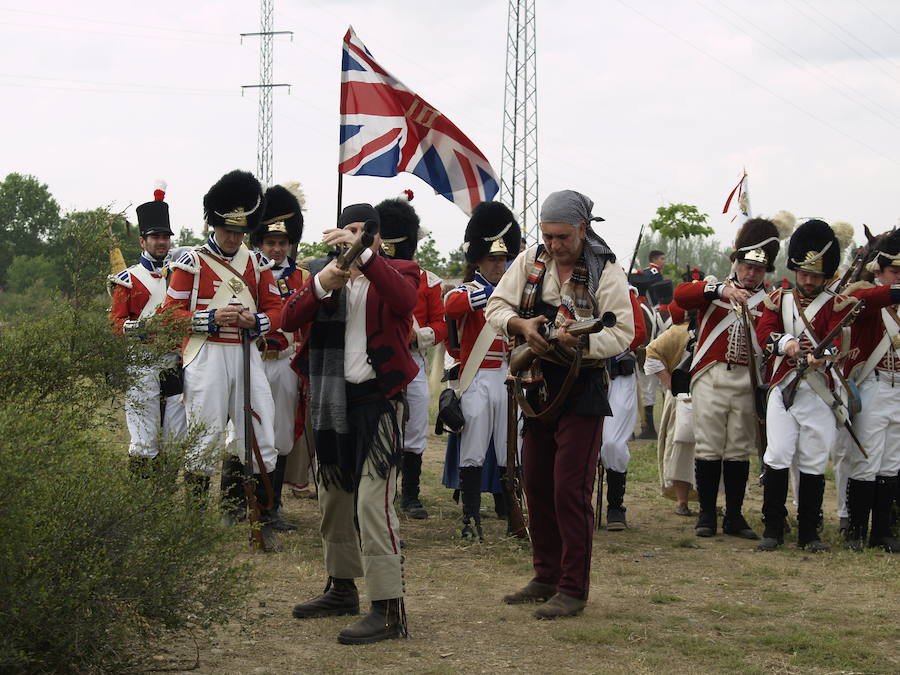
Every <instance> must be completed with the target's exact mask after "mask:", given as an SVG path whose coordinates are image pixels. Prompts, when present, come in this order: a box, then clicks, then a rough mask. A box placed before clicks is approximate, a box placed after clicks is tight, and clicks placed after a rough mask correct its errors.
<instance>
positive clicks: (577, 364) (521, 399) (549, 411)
mask: <svg viewBox="0 0 900 675" xmlns="http://www.w3.org/2000/svg"><path fill="white" fill-rule="evenodd" d="M581 361H582V355H581V350H580V349H576V350H575V358H573V359H572V363H571V364H569V371H568V372H567V373H566V379H565V380H563V383H562V386H561V387H560V388H559V393H558V394H557V395H556V398H555V399H553V401H552V402H551V403H550V405H548V406H547V407H546V408H544V409H543V410H542V411H541V412H535V411H534V408H532V407H531V404H530V403H529V402H528V399H527V398H526V397H525V391H524V390H523V389H522V378H520V377H516V378H515V379H514V381H513V392H514V393H515V395H516V401H518V403H519V407H520V408H522V412H523V413H524V414H525V417H531V418H533V419H538V420H544V419H547V418H551V419H552V418H553V417H554V416H555V415H556V414H557V413H558V412H559V410H560V408H562V406H563V404H564V403H565V402H566V399H567V398H568V397H569V393H570V392H571V391H572V387H573V386H574V384H575V380H576V379H578V372H579V371H580V370H581Z"/></svg>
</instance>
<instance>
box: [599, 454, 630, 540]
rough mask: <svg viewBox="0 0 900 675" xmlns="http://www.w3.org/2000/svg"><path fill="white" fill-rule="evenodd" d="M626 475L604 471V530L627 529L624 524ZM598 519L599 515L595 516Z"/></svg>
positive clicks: (618, 530)
mask: <svg viewBox="0 0 900 675" xmlns="http://www.w3.org/2000/svg"><path fill="white" fill-rule="evenodd" d="M627 475H628V474H627V473H619V472H618V471H612V470H610V469H607V470H606V529H607V530H609V531H610V532H621V531H622V530H624V529H625V528H627V527H628V523H626V522H625V510H626V509H625V506H624V505H623V501H624V499H625V477H626V476H627ZM597 517H598V518H599V517H600V514H599V513H598V514H597Z"/></svg>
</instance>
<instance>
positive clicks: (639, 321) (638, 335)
mask: <svg viewBox="0 0 900 675" xmlns="http://www.w3.org/2000/svg"><path fill="white" fill-rule="evenodd" d="M628 297H630V298H631V313H632V315H633V316H634V340H632V341H631V346H630V347H629V349H630V350H631V351H636V350H637V348H638V347H640V346H642V345H643V344H644V341H645V340H646V339H647V324H646V323H645V322H644V310H643V309H642V308H641V303H640V301H639V300H638V299H637V296H636V295H635V294H634V293H629V294H628Z"/></svg>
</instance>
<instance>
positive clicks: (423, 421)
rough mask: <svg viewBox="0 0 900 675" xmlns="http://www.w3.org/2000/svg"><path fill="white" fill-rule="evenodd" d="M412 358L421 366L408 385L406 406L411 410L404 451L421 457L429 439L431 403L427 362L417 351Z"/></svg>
mask: <svg viewBox="0 0 900 675" xmlns="http://www.w3.org/2000/svg"><path fill="white" fill-rule="evenodd" d="M412 357H413V361H415V362H416V365H417V366H419V372H418V373H416V376H415V377H414V378H413V380H412V382H410V383H409V384H408V385H406V406H407V408H408V409H409V419H408V420H407V422H406V428H405V429H404V432H403V451H404V452H412V453H414V454H416V455H421V454H422V453H423V452H425V441H426V440H427V438H428V408H429V406H430V404H431V401H430V399H429V397H428V376H427V375H426V373H425V361H424V360H423V359H422V355H421V354H419V352H418V350H415V349H414V350H413V352H412Z"/></svg>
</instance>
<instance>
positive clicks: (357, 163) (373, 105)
mask: <svg viewBox="0 0 900 675" xmlns="http://www.w3.org/2000/svg"><path fill="white" fill-rule="evenodd" d="M338 171H339V172H340V173H345V174H350V175H355V176H385V177H389V176H396V175H397V174H398V173H400V172H406V173H411V174H414V175H416V176H418V177H419V178H421V179H422V180H424V181H425V182H426V183H428V184H429V185H430V186H431V187H432V188H434V191H435V192H436V193H437V194H439V195H443V196H444V197H446V198H447V199H449V200H450V201H451V202H453V203H454V204H456V205H457V206H458V207H459V208H460V209H462V210H463V211H464V212H465V213H466V214H467V215H470V214H471V213H472V209H474V208H475V206H477V205H478V204H479V203H480V202H482V201H489V200H491V199H493V198H494V196H495V195H496V194H497V192H498V191H499V189H500V188H499V185H498V182H497V174H496V173H495V172H494V170H493V169H492V168H491V165H490V163H489V162H488V161H487V159H486V158H485V156H484V155H483V154H482V153H481V151H480V150H479V149H478V148H477V147H475V144H474V143H472V141H470V140H469V139H468V137H466V135H465V134H464V133H463V132H461V131H460V130H459V129H458V128H457V126H456V125H455V124H453V123H452V122H451V121H450V120H448V119H447V118H446V117H444V116H443V115H442V114H441V112H440V111H439V110H437V109H436V108H434V107H432V106H431V105H429V104H428V103H427V102H426V101H425V100H424V99H422V98H421V97H420V96H418V95H417V94H416V93H415V92H413V91H410V90H409V89H408V88H407V87H406V86H405V85H404V84H403V83H402V82H400V80H398V79H397V78H395V77H394V76H393V75H391V74H390V73H389V72H387V71H386V70H385V69H384V68H382V67H381V66H380V65H378V63H376V62H375V59H374V58H373V57H372V54H371V52H369V50H368V49H366V46H365V45H364V44H363V43H362V41H361V40H360V39H359V38H358V37H357V35H356V33H354V32H353V28H352V27H351V28H349V29H348V30H347V34H346V35H345V36H344V50H343V59H342V62H341V147H340V164H339V165H338Z"/></svg>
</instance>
